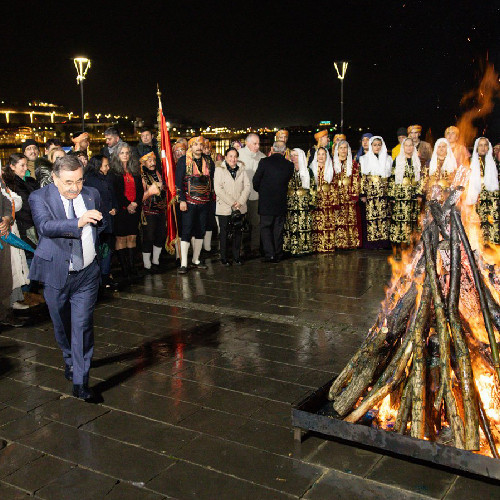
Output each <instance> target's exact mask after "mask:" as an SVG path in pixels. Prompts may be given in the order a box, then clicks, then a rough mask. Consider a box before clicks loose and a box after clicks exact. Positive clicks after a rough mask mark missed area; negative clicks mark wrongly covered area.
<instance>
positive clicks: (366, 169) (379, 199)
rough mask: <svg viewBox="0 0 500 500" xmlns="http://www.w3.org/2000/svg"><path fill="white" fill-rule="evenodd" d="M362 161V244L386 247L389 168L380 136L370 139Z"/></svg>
mask: <svg viewBox="0 0 500 500" xmlns="http://www.w3.org/2000/svg"><path fill="white" fill-rule="evenodd" d="M360 162H361V189H360V199H361V202H362V204H361V211H362V216H363V215H364V224H363V247H364V248H368V249H382V248H389V247H390V243H389V203H388V199H387V194H388V181H389V176H390V175H391V170H392V161H391V157H390V156H388V155H387V147H386V145H385V142H384V140H383V139H382V137H380V136H378V135H376V136H373V137H372V138H371V139H370V142H369V145H368V152H367V153H366V154H365V155H363V156H362V157H361V159H360Z"/></svg>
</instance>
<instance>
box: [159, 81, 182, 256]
mask: <svg viewBox="0 0 500 500" xmlns="http://www.w3.org/2000/svg"><path fill="white" fill-rule="evenodd" d="M156 95H157V96H158V109H159V112H158V132H159V135H160V137H159V138H160V147H161V121H160V111H161V112H162V113H163V107H162V105H161V91H160V84H159V83H158V82H156ZM165 182H167V179H165ZM170 204H171V205H172V211H173V213H174V222H175V235H176V236H175V246H176V248H177V253H178V254H179V259H181V261H182V255H181V245H180V243H179V224H178V222H177V210H176V209H175V208H176V207H175V197H174V198H172V199H171V200H170Z"/></svg>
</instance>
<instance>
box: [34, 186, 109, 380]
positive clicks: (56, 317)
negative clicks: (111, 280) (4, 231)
mask: <svg viewBox="0 0 500 500" xmlns="http://www.w3.org/2000/svg"><path fill="white" fill-rule="evenodd" d="M81 195H82V197H83V201H84V204H85V207H86V209H87V210H92V209H95V210H100V208H101V202H100V195H99V192H98V191H97V190H96V189H94V188H92V187H85V186H84V187H83V188H82V191H81ZM29 204H30V207H31V213H32V216H33V220H34V222H35V227H36V229H37V231H38V236H39V243H38V246H37V249H36V251H35V256H34V257H33V262H32V264H31V268H30V275H29V276H30V279H34V280H37V281H40V282H42V283H44V284H45V286H44V297H45V301H46V303H47V306H48V308H49V313H50V317H51V319H52V322H53V324H54V333H55V337H56V341H57V343H58V344H59V347H60V348H61V350H62V352H63V358H64V362H65V363H66V365H68V366H73V384H78V385H81V384H86V383H88V374H89V370H90V362H91V360H92V355H93V352H94V326H93V313H94V306H95V303H96V300H97V293H98V291H99V281H100V269H99V265H98V263H97V260H96V259H94V261H93V262H92V263H91V264H90V265H88V266H87V267H85V268H84V269H82V270H81V271H72V272H71V273H70V272H69V264H70V259H71V249H72V246H73V242H74V241H75V240H76V239H81V237H82V229H79V228H78V218H74V219H68V217H67V216H66V211H65V209H64V204H63V201H62V199H61V196H60V194H59V191H58V189H57V187H56V186H55V185H54V184H49V185H48V186H45V187H43V188H41V189H39V190H37V191H34V192H33V193H32V194H31V195H30V197H29ZM104 229H105V223H103V224H100V225H99V229H98V228H97V227H95V226H94V225H92V238H93V243H94V246H95V251H96V255H97V254H98V232H101V231H102V230H104Z"/></svg>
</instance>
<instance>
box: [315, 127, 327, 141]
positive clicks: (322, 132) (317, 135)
mask: <svg viewBox="0 0 500 500" xmlns="http://www.w3.org/2000/svg"><path fill="white" fill-rule="evenodd" d="M325 135H328V130H326V129H325V130H320V131H319V132H316V133H315V134H314V139H315V141H316V142H318V141H319V140H320V139H321V138H322V137H325Z"/></svg>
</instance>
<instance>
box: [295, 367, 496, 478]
mask: <svg viewBox="0 0 500 500" xmlns="http://www.w3.org/2000/svg"><path fill="white" fill-rule="evenodd" d="M335 378H336V377H334V378H333V379H332V380H330V381H329V382H328V383H326V384H325V385H323V386H322V387H320V388H318V389H316V390H315V391H313V392H312V393H311V394H310V395H309V396H307V397H306V398H305V399H303V400H302V401H300V402H299V403H297V404H294V405H292V426H293V429H294V439H295V441H296V442H297V443H299V444H300V443H301V442H302V431H314V432H318V433H320V434H323V435H325V436H333V437H338V438H341V439H344V440H347V441H351V442H353V443H361V444H364V445H367V446H372V447H374V448H379V449H381V450H386V451H391V452H394V453H397V454H399V455H404V456H407V457H412V458H417V459H419V460H423V461H426V462H431V463H434V464H439V465H444V466H446V467H451V468H453V469H458V470H461V471H466V472H470V473H473V474H478V475H480V476H484V477H487V478H491V479H497V480H500V460H498V459H495V458H490V457H487V456H484V455H479V454H477V453H473V452H472V451H467V450H459V449H458V448H455V447H454V446H446V445H443V444H439V443H435V442H431V441H425V440H422V439H416V438H413V437H411V436H403V435H401V434H398V433H396V432H388V431H384V430H382V429H373V428H371V427H368V426H366V425H362V424H351V423H349V422H344V421H343V420H341V419H337V418H331V417H327V416H324V415H318V413H317V412H318V410H319V409H320V408H321V407H322V406H324V404H325V403H326V402H327V395H328V391H329V389H330V386H331V385H332V382H333V381H334V380H335Z"/></svg>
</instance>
